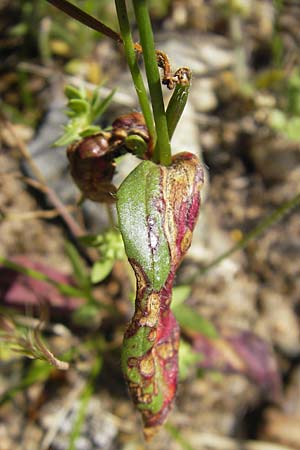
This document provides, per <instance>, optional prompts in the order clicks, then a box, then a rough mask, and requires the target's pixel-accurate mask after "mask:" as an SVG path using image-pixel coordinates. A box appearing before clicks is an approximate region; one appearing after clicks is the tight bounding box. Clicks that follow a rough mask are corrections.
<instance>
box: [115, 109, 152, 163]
mask: <svg viewBox="0 0 300 450" xmlns="http://www.w3.org/2000/svg"><path fill="white" fill-rule="evenodd" d="M112 128H113V130H112V140H114V141H117V140H118V139H119V140H122V139H123V145H124V146H125V148H126V150H127V151H128V152H130V153H133V154H135V155H136V156H139V157H144V158H145V159H149V157H150V155H151V154H152V150H153V149H152V144H151V140H150V136H149V131H148V128H147V126H146V123H145V119H144V116H143V115H142V114H141V113H139V112H133V113H129V114H123V115H122V116H120V117H117V119H116V120H115V121H114V122H113V124H112ZM135 137H136V142H135V139H134V138H135Z"/></svg>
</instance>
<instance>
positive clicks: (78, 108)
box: [68, 98, 89, 114]
mask: <svg viewBox="0 0 300 450" xmlns="http://www.w3.org/2000/svg"><path fill="white" fill-rule="evenodd" d="M68 106H69V108H71V109H72V110H73V111H75V112H76V113H77V114H87V113H88V111H89V103H88V101H87V100H85V99H77V98H75V99H72V100H70V101H69V104H68Z"/></svg>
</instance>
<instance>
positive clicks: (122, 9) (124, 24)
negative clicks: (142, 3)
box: [115, 0, 156, 146]
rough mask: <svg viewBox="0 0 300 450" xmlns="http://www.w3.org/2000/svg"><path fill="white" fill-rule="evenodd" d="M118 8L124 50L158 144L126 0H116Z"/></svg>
mask: <svg viewBox="0 0 300 450" xmlns="http://www.w3.org/2000/svg"><path fill="white" fill-rule="evenodd" d="M115 4H116V10H117V15H118V20H119V26H120V32H121V37H122V39H123V44H124V50H125V54H126V59H127V64H128V66H129V70H130V72H131V76H132V80H133V83H134V86H135V90H136V93H137V96H138V99H139V102H140V106H141V110H142V112H143V115H144V118H145V122H146V125H147V128H148V130H149V134H150V136H151V138H152V142H153V146H155V144H156V131H155V126H154V122H153V115H152V111H151V108H150V104H149V99H148V95H147V91H146V88H145V85H144V81H143V77H142V74H141V71H140V69H139V66H138V63H137V57H136V52H135V50H134V43H133V39H132V35H131V31H130V24H129V19H128V14H127V8H126V1H125V0H115Z"/></svg>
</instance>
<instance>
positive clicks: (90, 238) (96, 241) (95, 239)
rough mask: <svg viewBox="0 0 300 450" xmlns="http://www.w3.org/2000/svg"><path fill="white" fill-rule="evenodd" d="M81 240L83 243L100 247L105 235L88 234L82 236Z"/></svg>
mask: <svg viewBox="0 0 300 450" xmlns="http://www.w3.org/2000/svg"><path fill="white" fill-rule="evenodd" d="M78 240H79V242H81V243H82V244H83V245H86V246H90V247H99V245H100V244H102V242H103V235H102V234H95V235H94V234H87V235H86V236H80V237H79V239H78Z"/></svg>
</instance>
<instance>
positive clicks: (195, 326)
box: [172, 304, 218, 338]
mask: <svg viewBox="0 0 300 450" xmlns="http://www.w3.org/2000/svg"><path fill="white" fill-rule="evenodd" d="M172 311H173V313H174V315H175V317H176V319H177V320H178V322H179V324H180V326H182V327H183V328H187V329H190V330H192V331H197V332H198V333H201V334H203V335H204V336H207V337H210V338H216V337H217V336H218V333H217V331H216V329H215V327H214V325H213V324H212V323H211V322H210V321H209V320H207V319H205V318H204V317H202V316H200V314H198V313H197V312H196V311H194V310H192V309H191V308H189V307H188V306H186V305H183V304H179V305H177V306H176V307H175V308H174V307H173V308H172Z"/></svg>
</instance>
